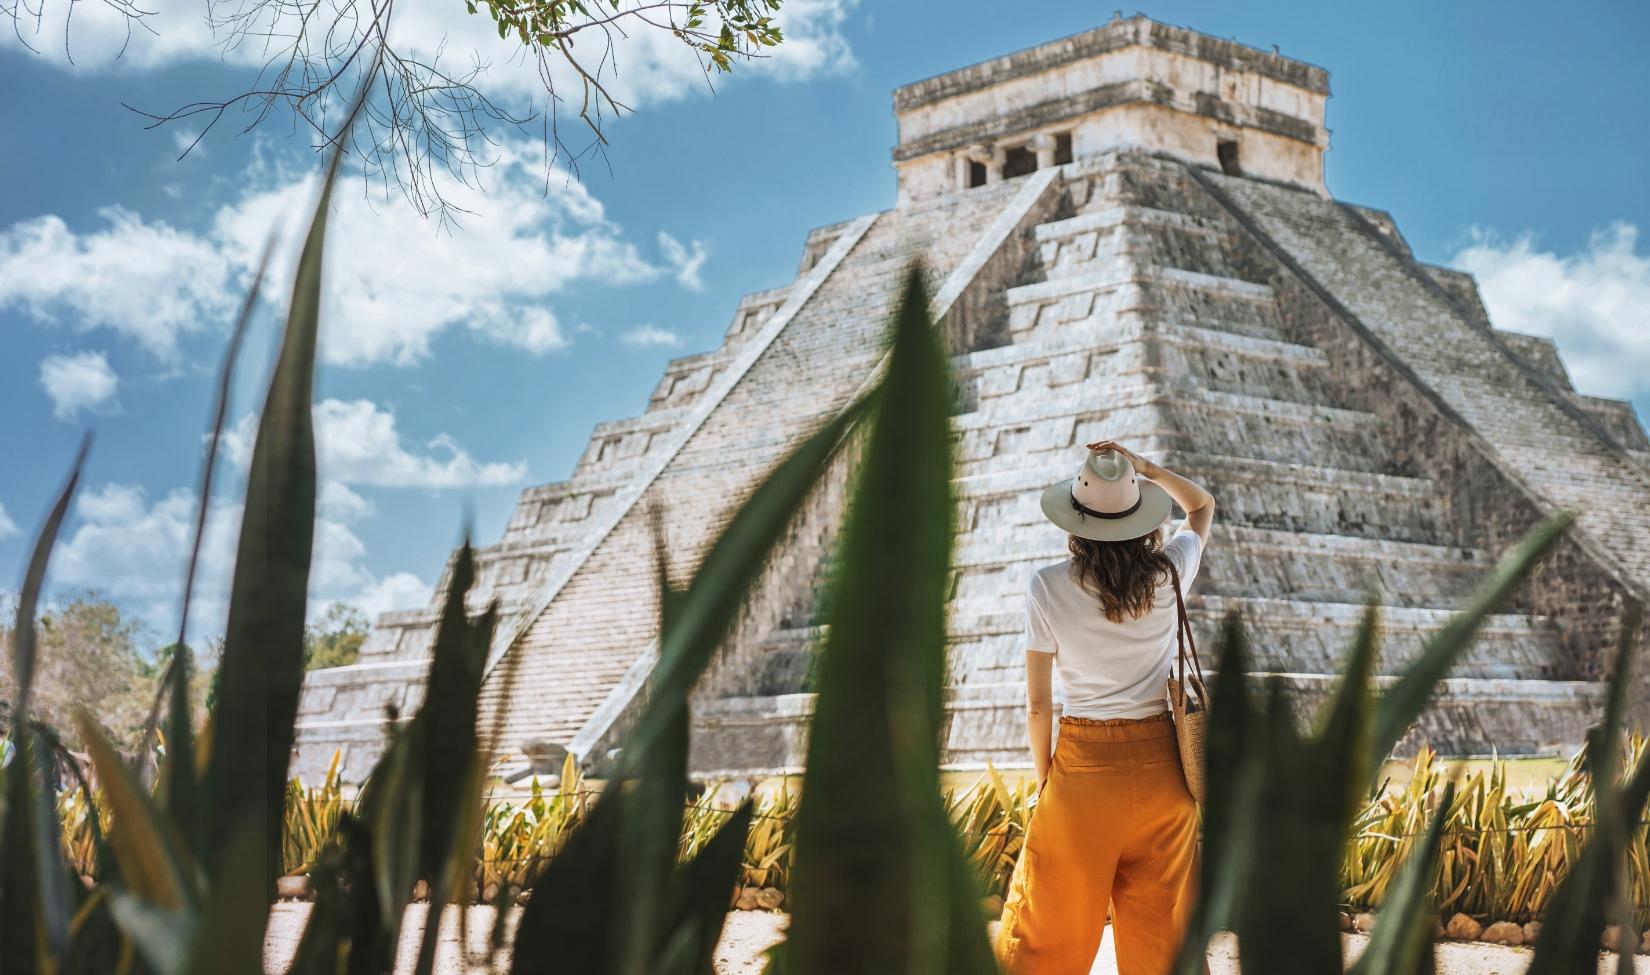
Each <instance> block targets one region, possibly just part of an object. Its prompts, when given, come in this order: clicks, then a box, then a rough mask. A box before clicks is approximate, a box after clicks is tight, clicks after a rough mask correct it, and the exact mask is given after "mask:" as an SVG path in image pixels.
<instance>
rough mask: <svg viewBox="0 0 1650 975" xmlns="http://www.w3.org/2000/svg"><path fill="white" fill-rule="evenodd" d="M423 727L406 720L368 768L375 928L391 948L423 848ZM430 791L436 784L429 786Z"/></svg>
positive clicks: (368, 815)
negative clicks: (386, 936)
mask: <svg viewBox="0 0 1650 975" xmlns="http://www.w3.org/2000/svg"><path fill="white" fill-rule="evenodd" d="M425 730H426V729H425V728H424V727H423V726H422V725H420V724H419V723H418V722H417V721H413V722H409V723H408V724H407V726H406V727H404V728H402V729H401V730H400V731H398V732H396V734H395V742H394V744H392V745H391V746H390V748H389V751H388V753H387V754H386V755H385V756H384V760H383V761H382V762H381V763H379V765H378V766H377V767H376V768H375V769H374V770H373V771H374V772H375V773H376V776H377V777H376V778H375V780H374V783H373V785H374V786H375V789H374V793H373V802H372V804H371V806H370V807H369V809H367V810H363V813H362V815H363V818H366V819H367V822H368V825H369V826H370V828H371V829H372V866H373V883H374V885H375V888H376V892H377V894H378V908H379V912H380V913H379V924H380V926H381V928H382V929H383V930H384V931H385V932H387V933H389V935H390V937H389V943H390V944H391V945H394V944H395V941H396V939H395V937H394V934H395V932H397V931H399V930H400V927H401V910H402V908H404V907H405V906H406V904H407V901H408V900H410V899H411V897H412V887H413V882H414V881H415V880H417V879H418V872H419V871H418V868H419V862H418V857H419V851H420V850H421V849H422V848H423V835H424V822H423V803H422V799H423V792H424V781H423V768H422V765H421V761H420V760H421V758H422V752H423V749H424V744H425V741H424V732H425ZM430 785H431V786H432V787H433V786H434V785H435V783H430Z"/></svg>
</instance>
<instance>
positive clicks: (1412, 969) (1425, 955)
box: [1352, 782, 1455, 975]
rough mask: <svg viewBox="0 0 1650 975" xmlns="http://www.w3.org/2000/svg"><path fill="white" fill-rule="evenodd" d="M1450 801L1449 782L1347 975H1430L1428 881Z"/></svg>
mask: <svg viewBox="0 0 1650 975" xmlns="http://www.w3.org/2000/svg"><path fill="white" fill-rule="evenodd" d="M1454 802H1455V783H1454V782H1451V783H1450V784H1449V785H1447V786H1445V787H1444V796H1443V799H1442V800H1441V801H1440V802H1439V803H1438V811H1437V812H1435V813H1433V815H1432V822H1430V823H1428V824H1427V832H1426V836H1425V837H1424V838H1423V839H1422V840H1421V846H1419V847H1417V848H1416V849H1415V850H1414V851H1413V852H1411V853H1410V857H1409V862H1408V863H1406V864H1404V868H1403V872H1402V873H1401V874H1399V876H1398V881H1397V883H1396V884H1394V885H1393V887H1392V889H1391V890H1390V891H1389V892H1388V893H1387V896H1386V900H1385V901H1384V905H1383V907H1382V908H1381V919H1380V922H1379V923H1378V924H1376V925H1375V932H1374V934H1372V935H1371V936H1370V939H1369V944H1368V945H1367V946H1366V947H1365V948H1364V953H1363V955H1361V956H1360V957H1359V958H1358V961H1357V964H1355V965H1353V966H1352V975H1431V973H1432V970H1433V965H1432V926H1433V924H1434V923H1436V920H1437V917H1436V915H1435V914H1434V913H1433V911H1432V910H1431V908H1432V906H1433V904H1432V898H1431V896H1430V894H1431V891H1432V881H1433V877H1434V875H1436V873H1437V871H1438V847H1439V843H1438V841H1439V838H1440V837H1442V836H1443V833H1444V821H1445V820H1446V819H1448V818H1449V811H1450V808H1451V806H1452V804H1453V803H1454Z"/></svg>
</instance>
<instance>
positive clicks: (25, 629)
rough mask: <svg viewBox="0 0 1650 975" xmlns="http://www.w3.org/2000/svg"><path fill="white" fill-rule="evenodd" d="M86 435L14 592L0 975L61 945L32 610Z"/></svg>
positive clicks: (64, 907)
mask: <svg viewBox="0 0 1650 975" xmlns="http://www.w3.org/2000/svg"><path fill="white" fill-rule="evenodd" d="M91 443H92V439H91V435H90V434H87V435H86V436H85V437H83V438H82V439H81V441H80V450H79V451H78V452H77V453H76V454H75V460H74V464H73V466H72V467H70V469H69V478H68V480H67V481H66V482H65V483H64V485H63V488H62V490H60V491H59V492H58V494H57V498H56V500H55V501H53V502H52V506H51V509H50V510H49V511H47V513H46V521H45V523H44V524H42V525H41V526H40V531H39V533H38V534H37V535H36V536H35V540H34V548H33V550H32V552H31V553H30V555H29V565H28V568H27V569H25V570H24V573H23V585H22V586H21V587H20V588H19V590H18V598H17V617H16V621H15V623H14V625H13V628H12V638H11V653H12V677H13V680H14V681H15V682H16V686H17V690H16V699H15V700H14V701H13V702H12V712H11V729H10V731H11V737H12V745H13V747H14V748H15V749H16V754H15V755H13V756H12V761H11V764H10V765H9V766H7V768H6V770H5V780H6V783H5V795H6V801H5V803H4V805H3V806H0V971H7V972H11V971H17V972H23V973H29V972H34V971H45V970H47V966H49V965H50V964H52V961H51V959H52V958H53V956H56V955H58V954H61V953H62V952H63V951H64V950H65V949H66V948H67V947H68V911H69V902H68V896H67V893H66V892H65V890H64V888H63V883H62V880H63V878H62V873H63V871H62V870H61V869H59V866H60V864H61V863H62V852H61V847H60V846H59V844H58V843H57V838H56V837H57V834H56V828H57V818H56V817H57V812H56V809H55V808H54V807H53V798H54V797H52V796H51V795H49V794H48V793H47V791H46V789H45V788H44V784H43V783H44V778H43V777H42V780H41V781H39V782H37V781H36V780H35V773H36V772H37V771H38V770H37V767H36V763H37V762H40V761H41V760H46V761H49V760H50V756H49V755H43V754H42V750H41V748H40V744H39V742H38V741H37V740H36V735H35V733H34V731H33V728H32V726H31V725H30V723H29V717H28V714H29V692H30V690H31V688H32V687H33V685H34V666H35V654H36V647H37V639H38V637H37V634H36V633H35V629H34V616H35V609H36V607H37V606H38V604H39V601H40V592H41V589H42V588H43V587H44V585H45V582H46V566H47V565H48V563H50V561H51V553H52V548H53V546H55V545H56V544H57V534H58V531H59V530H60V529H61V528H62V527H63V518H64V517H65V516H66V515H67V514H68V511H69V503H70V501H72V500H73V499H74V494H75V489H76V488H77V487H78V486H79V484H80V473H81V471H82V470H83V469H84V468H85V465H86V453H87V451H89V450H90V449H91Z"/></svg>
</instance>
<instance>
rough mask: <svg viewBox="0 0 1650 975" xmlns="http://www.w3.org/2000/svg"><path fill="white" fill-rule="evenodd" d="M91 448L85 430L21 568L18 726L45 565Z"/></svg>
mask: <svg viewBox="0 0 1650 975" xmlns="http://www.w3.org/2000/svg"><path fill="white" fill-rule="evenodd" d="M91 449H92V436H91V434H87V435H86V436H85V437H82V438H81V441H80V450H79V451H78V452H76V454H75V459H74V464H73V465H72V466H71V467H70V468H69V479H68V481H67V482H65V483H64V485H63V487H62V489H61V490H59V491H58V492H57V500H55V501H53V502H52V507H51V510H50V511H48V512H47V513H46V522H45V524H43V525H41V526H40V532H39V534H37V535H36V536H35V539H34V549H33V551H32V552H31V554H30V555H29V567H28V568H27V569H26V570H24V572H23V585H22V588H20V589H19V590H18V593H17V617H16V620H15V623H14V625H13V627H12V638H11V666H12V671H11V672H12V680H13V681H14V682H15V683H16V685H17V691H16V699H15V700H14V701H13V702H12V717H11V721H12V726H13V727H16V728H21V727H22V726H23V724H24V722H25V720H26V719H27V717H28V713H29V691H30V689H31V688H33V686H34V663H35V659H34V658H35V653H36V643H37V634H36V633H35V630H34V613H35V608H36V606H37V605H38V604H39V602H40V590H41V588H42V587H43V586H44V585H45V582H46V565H47V563H48V562H50V561H51V555H52V547H53V546H54V545H56V544H57V533H58V531H59V530H60V529H61V528H62V527H63V517H64V516H65V515H66V514H68V511H69V502H70V501H71V500H73V498H74V494H75V489H76V488H77V487H78V486H79V484H80V472H81V470H82V469H84V468H85V466H86V454H87V452H88V451H90V450H91Z"/></svg>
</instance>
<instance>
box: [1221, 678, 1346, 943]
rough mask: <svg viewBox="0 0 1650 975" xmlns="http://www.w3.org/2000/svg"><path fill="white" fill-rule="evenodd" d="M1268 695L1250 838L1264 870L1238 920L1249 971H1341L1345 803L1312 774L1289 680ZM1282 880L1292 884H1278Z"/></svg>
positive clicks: (1253, 880) (1255, 873)
mask: <svg viewBox="0 0 1650 975" xmlns="http://www.w3.org/2000/svg"><path fill="white" fill-rule="evenodd" d="M1267 691H1268V694H1267V705H1266V720H1265V723H1264V725H1262V726H1261V728H1260V729H1259V734H1258V735H1257V736H1256V745H1255V747H1256V748H1258V749H1259V754H1260V755H1261V756H1262V763H1263V765H1262V776H1261V785H1260V788H1259V796H1258V797H1257V803H1256V810H1257V816H1256V818H1255V820H1254V825H1255V829H1254V830H1253V832H1251V833H1250V836H1249V842H1250V844H1252V845H1253V847H1254V850H1253V853H1252V854H1251V856H1252V857H1253V861H1252V862H1253V863H1254V864H1255V865H1256V866H1257V867H1262V868H1261V869H1257V870H1252V871H1251V872H1250V874H1249V877H1248V878H1247V882H1246V884H1245V889H1244V891H1243V893H1242V895H1241V905H1240V907H1239V909H1238V916H1237V918H1236V921H1237V925H1236V927H1237V934H1238V947H1239V950H1240V951H1241V952H1242V963H1243V968H1244V969H1245V970H1252V971H1257V972H1268V973H1276V975H1309V973H1310V975H1317V973H1321V972H1331V971H1339V970H1340V968H1339V966H1340V964H1341V940H1340V932H1339V926H1338V924H1337V923H1336V918H1335V904H1336V902H1337V900H1338V899H1339V895H1340V889H1339V888H1340V884H1339V883H1338V880H1339V878H1338V876H1337V872H1338V867H1339V865H1340V862H1341V852H1342V847H1341V841H1342V839H1343V838H1344V835H1345V829H1344V825H1343V822H1342V818H1341V807H1342V799H1343V797H1342V796H1340V795H1333V796H1332V795H1329V794H1327V793H1328V790H1325V789H1320V788H1318V787H1317V783H1316V782H1313V781H1311V777H1310V775H1309V774H1308V773H1306V772H1305V771H1304V770H1305V769H1307V768H1309V767H1314V768H1315V765H1314V764H1313V763H1312V761H1311V753H1312V746H1311V744H1310V743H1308V742H1305V741H1302V740H1301V738H1300V735H1299V733H1298V732H1297V731H1296V728H1295V719H1294V714H1293V709H1292V707H1291V704H1290V700H1289V692H1288V690H1287V689H1286V688H1285V686H1284V685H1283V683H1282V681H1281V680H1277V679H1273V680H1271V681H1269V682H1268V687H1267ZM1326 851H1327V852H1326ZM1262 865H1263V866H1262ZM1280 877H1287V878H1288V882H1287V883H1279V882H1277V881H1278V878H1280Z"/></svg>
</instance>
